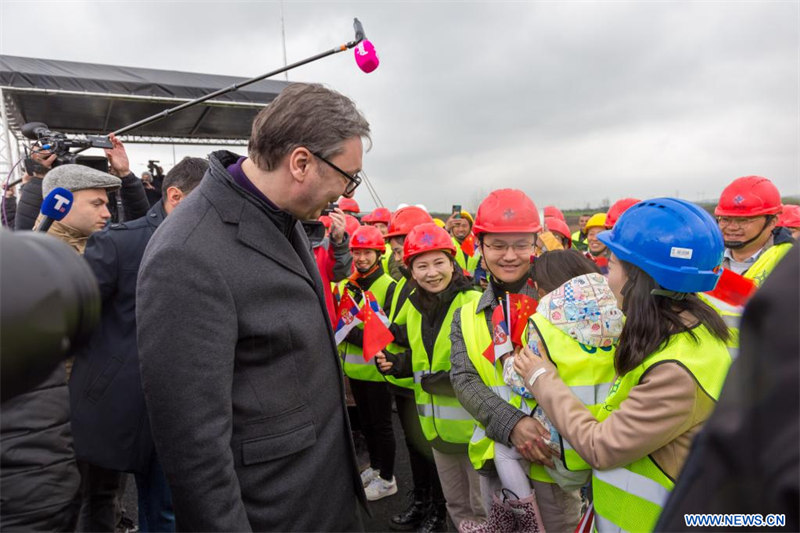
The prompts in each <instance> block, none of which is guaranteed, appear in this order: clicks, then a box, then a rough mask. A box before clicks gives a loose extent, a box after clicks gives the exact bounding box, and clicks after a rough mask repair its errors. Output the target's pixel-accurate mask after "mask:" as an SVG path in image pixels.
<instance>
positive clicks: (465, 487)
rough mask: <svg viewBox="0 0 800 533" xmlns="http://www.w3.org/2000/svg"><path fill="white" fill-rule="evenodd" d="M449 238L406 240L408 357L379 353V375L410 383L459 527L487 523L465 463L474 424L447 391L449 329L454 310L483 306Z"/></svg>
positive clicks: (433, 233) (427, 227) (426, 230)
mask: <svg viewBox="0 0 800 533" xmlns="http://www.w3.org/2000/svg"><path fill="white" fill-rule="evenodd" d="M455 254H456V247H455V245H454V244H453V240H452V238H451V237H450V234H449V233H447V231H445V230H444V229H442V228H440V227H439V226H437V225H436V224H434V223H432V222H431V223H426V224H421V225H419V226H417V227H415V228H414V229H412V230H411V232H410V233H409V234H408V235H407V236H406V239H405V242H404V243H403V262H404V263H405V265H406V267H407V268H408V269H409V271H410V272H411V277H412V280H413V281H412V283H413V287H414V292H412V293H411V295H410V296H409V298H408V303H407V304H406V305H405V306H404V308H403V311H402V312H403V313H404V317H403V320H402V322H403V324H404V326H403V329H404V330H405V331H404V335H402V337H405V338H407V339H408V345H409V347H410V349H409V350H406V351H405V352H403V353H399V354H392V353H388V352H386V353H379V354H378V355H377V356H376V361H377V363H378V368H379V369H380V370H381V372H384V373H387V374H390V375H393V376H395V377H398V378H404V377H413V379H414V397H415V401H416V411H417V415H418V417H419V422H420V425H421V427H422V431H423V434H424V436H425V439H426V440H427V441H428V442H429V443H430V446H431V448H432V449H433V459H434V462H435V464H436V469H437V471H438V474H439V479H440V481H441V484H442V491H443V492H444V497H445V500H446V502H447V503H446V506H447V511H448V513H449V514H450V518H451V519H452V521H453V523H454V524H455V525H456V526H458V525H459V524H461V523H462V522H463V521H465V520H475V519H480V518H483V517H485V516H486V511H485V510H484V508H483V504H482V502H481V497H480V483H479V482H478V475H477V473H476V472H475V470H474V469H473V468H472V465H471V464H470V461H469V456H468V455H467V449H468V443H469V440H470V438H471V437H472V430H473V427H474V424H475V421H474V420H473V419H472V416H471V415H470V414H469V413H468V412H467V411H465V410H464V408H463V407H461V404H459V403H458V400H457V399H456V397H455V392H454V391H453V386H452V384H451V383H450V323H451V321H452V319H453V313H454V312H455V310H456V309H458V308H459V307H461V306H462V305H464V304H465V303H467V302H470V301H474V300H477V299H478V298H480V295H481V294H480V292H478V291H477V290H475V289H474V287H473V285H472V282H471V280H470V279H469V278H467V277H466V276H465V275H464V271H463V269H462V268H461V267H460V266H459V265H458V263H457V262H456V259H455Z"/></svg>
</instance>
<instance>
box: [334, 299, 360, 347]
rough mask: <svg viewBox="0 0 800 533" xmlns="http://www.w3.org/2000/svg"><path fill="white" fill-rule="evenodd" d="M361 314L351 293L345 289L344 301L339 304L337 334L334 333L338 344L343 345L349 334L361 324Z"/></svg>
mask: <svg viewBox="0 0 800 533" xmlns="http://www.w3.org/2000/svg"><path fill="white" fill-rule="evenodd" d="M359 313H360V311H359V310H358V305H356V303H355V302H354V301H353V298H352V297H351V296H350V292H349V291H348V290H347V289H345V291H344V294H343V295H342V300H341V301H340V302H339V313H338V318H339V320H338V322H337V323H336V332H335V333H334V338H335V339H336V344H341V342H342V341H343V340H344V338H345V337H347V334H348V333H350V330H351V329H353V328H354V327H356V326H357V325H359V324H361V319H360V317H359V316H358V315H359Z"/></svg>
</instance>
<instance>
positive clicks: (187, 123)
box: [0, 55, 287, 144]
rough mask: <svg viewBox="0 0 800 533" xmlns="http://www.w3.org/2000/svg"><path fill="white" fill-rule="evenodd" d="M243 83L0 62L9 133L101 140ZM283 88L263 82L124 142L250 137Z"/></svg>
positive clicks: (9, 59) (1, 58)
mask: <svg viewBox="0 0 800 533" xmlns="http://www.w3.org/2000/svg"><path fill="white" fill-rule="evenodd" d="M244 80H245V78H235V77H231V76H218V75H212V74H197V73H192V72H178V71H169V70H156V69H146V68H133V67H122V66H115V65H98V64H91V63H77V62H73V61H54V60H48V59H36V58H27V57H16V56H7V55H0V89H2V91H3V97H4V100H5V101H4V102H3V104H4V105H5V110H6V116H7V119H8V126H9V127H10V129H11V130H12V131H13V132H14V134H15V135H17V136H19V129H20V128H21V127H22V125H23V124H25V123H26V122H44V123H45V124H47V125H48V126H49V128H50V129H51V130H53V131H60V132H63V133H86V134H105V133H108V132H111V131H114V130H117V129H119V128H122V127H124V126H127V125H129V124H132V123H134V122H137V121H139V120H141V119H144V118H147V117H149V116H151V115H155V114H156V113H159V112H160V111H163V110H165V109H169V108H171V107H175V106H177V105H179V104H181V103H184V102H187V101H190V100H194V99H195V98H199V97H201V96H203V95H206V94H210V93H212V92H214V91H216V90H218V89H222V88H224V87H229V86H231V85H233V84H234V83H239V82H242V81H244ZM286 85H287V82H283V81H277V80H262V81H259V82H257V83H254V84H252V85H249V86H247V87H245V88H244V89H241V90H237V91H233V92H230V93H227V94H224V95H222V96H219V97H216V98H214V99H213V100H209V101H207V102H204V103H202V104H198V105H197V106H193V107H191V108H189V109H186V110H184V111H181V112H179V113H177V114H175V115H172V116H170V117H167V118H165V119H163V120H159V121H156V122H153V123H150V124H148V125H146V126H143V127H141V128H138V129H135V130H133V131H131V132H130V133H129V134H128V135H129V137H126V140H128V142H131V141H133V142H136V141H140V142H182V141H183V142H191V143H207V144H217V143H220V142H221V141H228V142H232V141H237V140H238V141H241V140H243V139H247V138H248V137H249V135H250V125H251V123H252V121H253V118H254V117H255V115H256V114H257V113H258V111H259V110H260V109H261V108H263V107H264V106H265V105H267V104H268V103H269V102H271V101H272V100H273V99H274V98H275V97H276V96H277V95H278V93H280V91H281V90H283V88H284V87H286Z"/></svg>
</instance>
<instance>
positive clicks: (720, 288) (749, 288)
mask: <svg viewBox="0 0 800 533" xmlns="http://www.w3.org/2000/svg"><path fill="white" fill-rule="evenodd" d="M756 288H757V287H756V284H755V282H754V281H753V280H751V279H749V278H746V277H744V276H741V275H739V274H737V273H736V272H734V271H733V270H728V269H727V268H723V269H722V275H721V276H720V278H719V281H718V282H717V286H716V287H714V290H713V291H708V292H706V293H705V294H707V295H709V296H711V297H712V298H716V299H717V300H722V301H723V302H725V303H727V304H728V305H733V306H737V307H744V305H745V304H746V303H747V301H748V300H749V299H750V297H751V296H752V295H753V294H754V293H755V292H756Z"/></svg>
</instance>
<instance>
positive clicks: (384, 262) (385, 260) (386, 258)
mask: <svg viewBox="0 0 800 533" xmlns="http://www.w3.org/2000/svg"><path fill="white" fill-rule="evenodd" d="M391 256H392V247H391V246H389V243H388V242H387V243H386V248H385V250H384V252H383V257H381V264H382V265H383V271H384V272H386V273H387V274H388V273H389V258H390V257H391Z"/></svg>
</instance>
